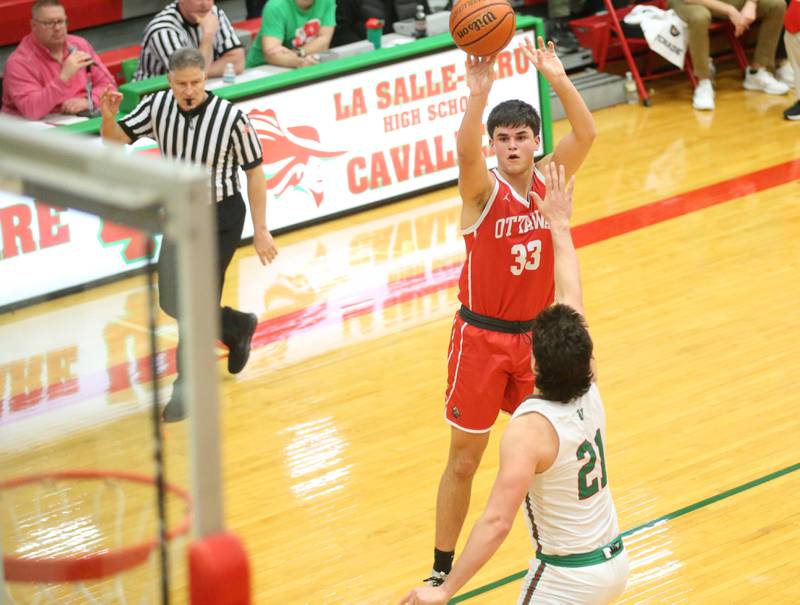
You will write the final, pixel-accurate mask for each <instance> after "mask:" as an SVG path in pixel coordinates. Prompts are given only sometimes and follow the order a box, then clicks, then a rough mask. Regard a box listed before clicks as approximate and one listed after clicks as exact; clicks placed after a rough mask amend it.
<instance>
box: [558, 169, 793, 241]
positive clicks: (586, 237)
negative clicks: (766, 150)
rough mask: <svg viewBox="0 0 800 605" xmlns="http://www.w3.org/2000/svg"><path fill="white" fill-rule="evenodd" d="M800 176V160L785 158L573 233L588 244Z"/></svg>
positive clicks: (588, 225)
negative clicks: (781, 162) (788, 160)
mask: <svg viewBox="0 0 800 605" xmlns="http://www.w3.org/2000/svg"><path fill="white" fill-rule="evenodd" d="M799 179H800V160H792V161H791V162H784V163H783V164H778V165H776V166H770V167H769V168H764V169H763V170H758V171H756V172H751V173H750V174H746V175H744V176H738V177H735V178H732V179H728V180H727V181H721V182H719V183H714V184H713V185H708V186H706V187H701V188H700V189H695V190H694V191H689V192H687V193H681V194H678V195H673V196H672V197H668V198H664V199H663V200H659V201H657V202H652V203H650V204H647V205H645V206H639V207H638V208H631V209H630V210H626V211H625V212H620V213H618V214H612V215H610V216H606V217H604V218H601V219H597V220H595V221H591V222H589V223H584V224H583V225H578V226H577V227H575V228H573V230H572V237H573V240H574V241H575V246H576V247H578V248H580V247H581V246H588V245H589V244H594V243H596V242H601V241H603V240H606V239H610V238H612V237H616V236H618V235H622V234H624V233H629V232H630V231H635V230H636V229H642V228H644V227H649V226H650V225H655V224H656V223H661V222H663V221H668V220H670V219H673V218H677V217H679V216H683V215H684V214H689V213H690V212H696V211H698V210H703V209H704V208H708V207H710V206H715V205H717V204H722V203H725V202H729V201H731V200H735V199H738V198H741V197H744V196H746V195H750V194H753V193H758V192H759V191H764V190H765V189H771V188H772V187H778V186H780V185H785V184H786V183H789V182H791V181H796V180H799Z"/></svg>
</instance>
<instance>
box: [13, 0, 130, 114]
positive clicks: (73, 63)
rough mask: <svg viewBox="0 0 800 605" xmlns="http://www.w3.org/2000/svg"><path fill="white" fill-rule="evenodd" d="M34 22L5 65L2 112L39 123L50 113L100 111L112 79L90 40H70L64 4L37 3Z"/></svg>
mask: <svg viewBox="0 0 800 605" xmlns="http://www.w3.org/2000/svg"><path fill="white" fill-rule="evenodd" d="M32 16H33V18H32V19H31V33H29V34H28V35H27V36H25V37H24V38H23V39H22V41H21V42H20V43H19V46H18V47H17V48H16V49H15V50H14V52H13V53H11V56H10V57H9V58H8V61H7V62H6V68H5V76H4V83H3V111H4V112H6V113H10V114H14V115H21V116H23V117H25V118H28V119H29V120H40V119H41V118H43V117H44V116H46V115H47V114H49V113H66V114H77V113H80V112H86V111H90V110H93V109H94V108H95V107H98V105H99V102H100V95H101V94H102V92H103V91H104V90H105V89H106V87H107V86H114V78H113V77H112V76H111V74H110V73H109V71H108V69H106V67H105V66H104V65H103V63H102V61H100V57H98V56H97V54H96V53H95V52H94V50H93V49H92V46H91V45H90V44H89V43H88V42H87V41H86V40H84V39H83V38H81V37H79V36H71V35H69V34H67V14H66V12H65V11H64V7H63V6H62V5H61V2H59V0H36V2H34V3H33V10H32ZM90 93H91V100H90V98H89V94H90Z"/></svg>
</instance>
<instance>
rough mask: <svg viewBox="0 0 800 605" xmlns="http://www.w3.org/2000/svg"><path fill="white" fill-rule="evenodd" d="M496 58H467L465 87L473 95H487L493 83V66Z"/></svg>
mask: <svg viewBox="0 0 800 605" xmlns="http://www.w3.org/2000/svg"><path fill="white" fill-rule="evenodd" d="M496 59H497V57H496V56H492V57H473V56H472V55H470V56H468V57H467V61H466V67H467V86H468V87H469V91H470V93H472V94H473V95H485V94H489V91H490V90H491V89H492V83H493V82H494V78H495V75H494V64H495V60H496Z"/></svg>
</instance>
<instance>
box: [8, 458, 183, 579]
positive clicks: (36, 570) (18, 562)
mask: <svg viewBox="0 0 800 605" xmlns="http://www.w3.org/2000/svg"><path fill="white" fill-rule="evenodd" d="M46 479H56V480H64V479H66V480H69V479H89V480H91V479H121V480H123V481H129V482H131V483H140V484H144V485H155V483H156V482H155V479H154V478H153V477H148V476H147V475H142V474H139V473H132V472H129V471H115V470H74V471H56V472H47V473H36V474H33V475H24V476H22V477H15V478H13V479H7V480H5V481H0V492H3V491H4V490H8V489H13V488H15V487H19V486H21V485H28V484H31V483H36V482H39V481H42V480H46ZM165 487H166V489H167V490H168V491H170V492H172V493H173V494H175V495H177V496H178V497H179V498H181V499H182V500H183V501H184V502H185V503H186V515H185V516H184V518H183V519H182V520H181V522H180V523H179V524H178V525H176V526H175V527H173V528H172V529H171V530H169V531H167V534H166V539H167V541H169V540H172V539H173V538H175V537H177V536H179V535H182V534H185V533H186V532H187V531H188V530H189V525H190V523H191V518H192V500H191V498H190V496H189V492H188V491H187V490H185V489H183V488H182V487H179V486H177V485H173V484H172V483H165ZM157 544H158V542H157V540H156V539H155V538H153V539H151V540H148V541H146V542H142V543H140V544H134V545H133V546H128V547H126V548H122V549H119V550H108V551H107V552H98V553H93V554H88V555H79V556H69V555H67V556H59V557H25V558H20V557H16V556H14V555H3V567H4V571H5V579H6V581H7V582H37V583H47V584H56V583H59V582H80V581H84V580H101V579H103V578H107V577H109V576H113V575H115V574H118V573H121V572H123V571H127V570H128V569H131V568H133V567H136V566H138V565H141V564H142V563H144V562H145V561H146V560H147V558H148V557H149V556H150V553H151V552H152V551H153V549H154V548H155V547H156V545H157Z"/></svg>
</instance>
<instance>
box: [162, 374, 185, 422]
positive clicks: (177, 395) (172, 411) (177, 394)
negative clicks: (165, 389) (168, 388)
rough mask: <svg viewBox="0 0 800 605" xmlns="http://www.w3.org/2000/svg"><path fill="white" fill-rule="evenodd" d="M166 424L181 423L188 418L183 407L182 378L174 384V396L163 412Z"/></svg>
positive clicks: (171, 396) (177, 379)
mask: <svg viewBox="0 0 800 605" xmlns="http://www.w3.org/2000/svg"><path fill="white" fill-rule="evenodd" d="M161 418H162V419H163V420H164V422H180V421H181V420H183V419H184V418H186V407H185V406H184V405H183V387H182V386H181V379H180V376H179V377H178V378H176V379H175V382H173V383H172V395H170V398H169V401H168V402H167V405H166V406H164V409H163V410H162V411H161Z"/></svg>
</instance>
